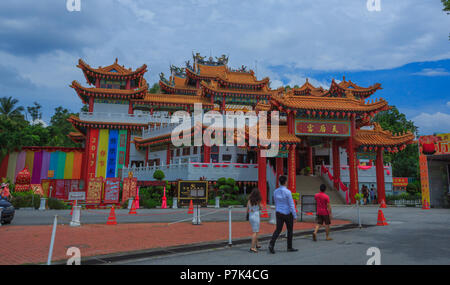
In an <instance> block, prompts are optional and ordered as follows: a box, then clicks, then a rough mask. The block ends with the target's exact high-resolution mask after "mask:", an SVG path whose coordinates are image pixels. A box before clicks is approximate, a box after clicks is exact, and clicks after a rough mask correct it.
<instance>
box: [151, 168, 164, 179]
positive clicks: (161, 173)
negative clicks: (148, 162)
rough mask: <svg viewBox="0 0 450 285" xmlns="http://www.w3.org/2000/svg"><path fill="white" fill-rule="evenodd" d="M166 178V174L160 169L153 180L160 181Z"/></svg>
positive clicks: (154, 174)
mask: <svg viewBox="0 0 450 285" xmlns="http://www.w3.org/2000/svg"><path fill="white" fill-rule="evenodd" d="M164 177H166V176H165V175H164V172H163V171H162V170H160V169H158V170H156V171H155V173H153V178H155V179H156V180H158V181H161V180H163V179H164Z"/></svg>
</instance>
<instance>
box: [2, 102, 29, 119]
mask: <svg viewBox="0 0 450 285" xmlns="http://www.w3.org/2000/svg"><path fill="white" fill-rule="evenodd" d="M17 103H19V100H17V99H13V98H12V97H9V98H7V97H3V98H0V115H2V116H5V117H7V118H9V119H15V118H19V117H21V118H23V114H22V112H23V111H24V108H23V107H22V106H19V107H16V104H17Z"/></svg>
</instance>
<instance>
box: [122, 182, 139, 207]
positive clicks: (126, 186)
mask: <svg viewBox="0 0 450 285" xmlns="http://www.w3.org/2000/svg"><path fill="white" fill-rule="evenodd" d="M136 189H137V178H136V177H133V178H128V177H127V178H124V179H123V191H122V202H125V201H127V200H128V199H129V198H131V197H136Z"/></svg>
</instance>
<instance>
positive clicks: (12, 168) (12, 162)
mask: <svg viewBox="0 0 450 285" xmlns="http://www.w3.org/2000/svg"><path fill="white" fill-rule="evenodd" d="M18 156H19V153H18V152H13V153H11V154H10V155H9V160H8V170H7V172H6V177H8V179H9V181H12V182H13V181H14V180H15V179H16V177H15V176H14V175H15V174H16V165H17V158H18Z"/></svg>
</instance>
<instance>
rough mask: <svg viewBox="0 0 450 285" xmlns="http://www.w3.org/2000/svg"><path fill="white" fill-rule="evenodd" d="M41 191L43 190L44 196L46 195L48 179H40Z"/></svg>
mask: <svg viewBox="0 0 450 285" xmlns="http://www.w3.org/2000/svg"><path fill="white" fill-rule="evenodd" d="M41 185H42V191H43V192H44V197H48V194H49V193H48V190H49V187H50V180H48V179H41Z"/></svg>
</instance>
